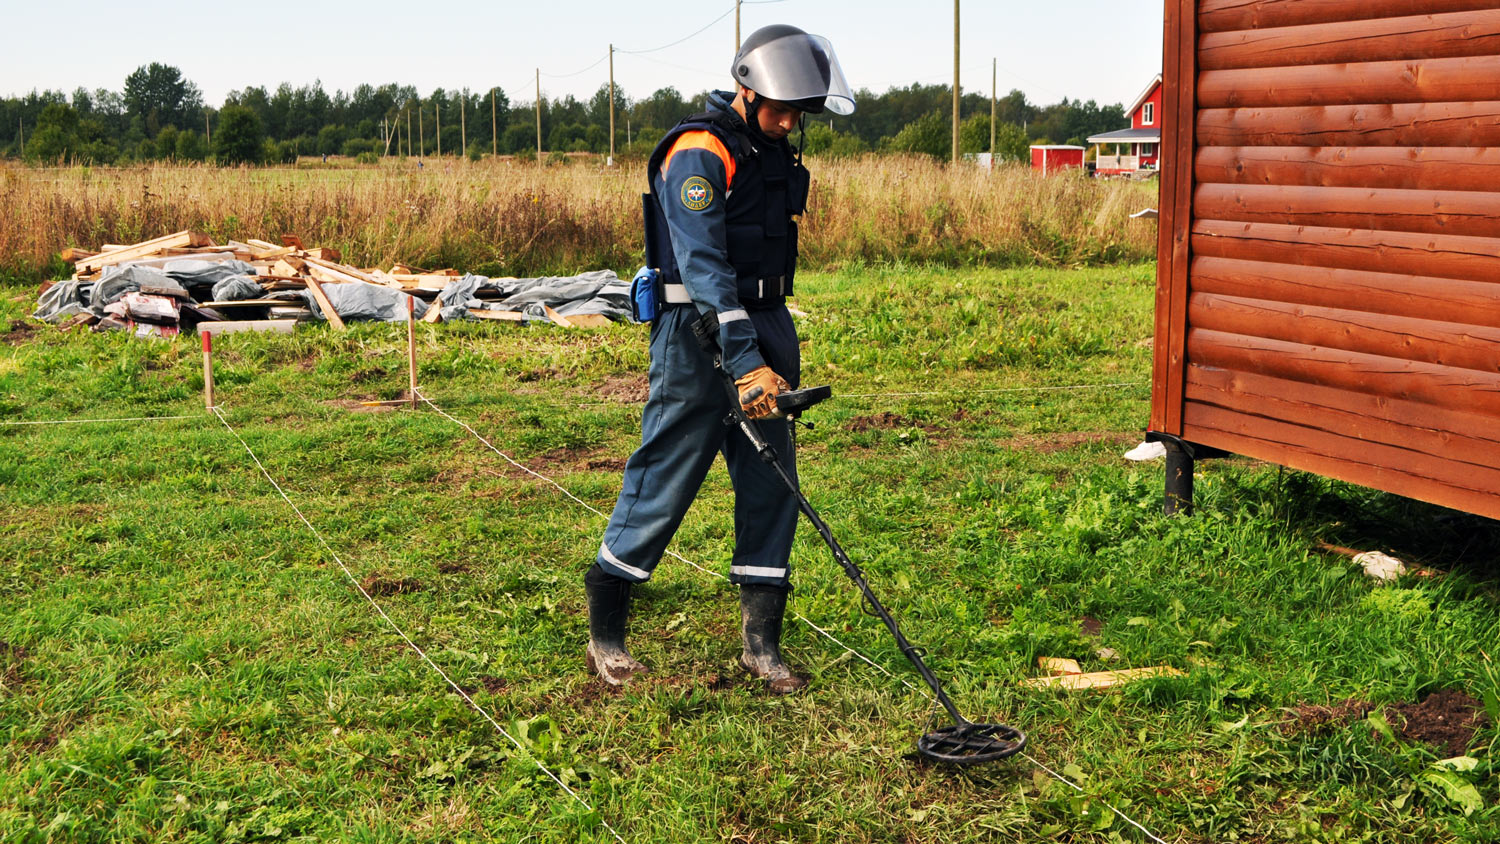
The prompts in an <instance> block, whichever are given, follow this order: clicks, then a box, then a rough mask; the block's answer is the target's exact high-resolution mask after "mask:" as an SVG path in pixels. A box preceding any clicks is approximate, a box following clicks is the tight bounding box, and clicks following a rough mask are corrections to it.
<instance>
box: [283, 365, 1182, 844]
mask: <svg viewBox="0 0 1500 844" xmlns="http://www.w3.org/2000/svg"><path fill="white" fill-rule="evenodd" d="M1137 383H1140V382H1137ZM1098 386H1121V385H1098ZM1064 389H1066V388H1064ZM416 394H417V398H419V399H421V400H422V401H423V402H424V403H425V404H426V405H427V406H428V407H430V408H432V409H433V410H435V411H437V412H438V414H439V415H441V416H442V417H443V418H445V419H447V420H448V421H450V422H452V423H454V424H455V425H458V426H459V427H460V428H463V429H464V430H465V431H468V432H469V433H470V434H471V435H473V436H474V438H475V439H477V440H479V441H480V442H481V443H484V445H485V446H486V447H488V448H489V450H490V451H493V452H495V453H496V454H498V455H500V457H501V458H502V459H504V460H505V462H507V463H509V464H510V465H512V466H514V467H516V468H517V469H520V470H521V471H523V472H525V473H527V474H528V475H531V476H532V477H534V478H537V479H538V480H541V481H544V482H545V483H548V484H550V485H551V486H552V487H553V488H555V489H556V490H557V491H558V492H561V493H562V494H563V495H564V496H566V497H567V498H569V499H571V500H572V501H574V502H575V503H577V504H578V505H579V506H581V507H583V508H584V509H585V510H588V511H589V512H590V513H593V514H594V515H596V516H602V517H604V518H608V514H606V513H605V512H604V511H602V510H600V509H599V508H597V507H595V506H593V505H592V504H589V503H588V502H586V501H584V500H583V499H581V498H579V497H578V496H576V495H574V494H573V493H572V492H570V491H568V489H567V488H566V487H564V486H563V485H562V484H559V483H558V482H557V481H555V480H553V479H551V478H549V477H547V476H546V475H543V474H541V473H540V472H537V471H535V470H533V469H532V468H531V467H529V466H526V465H524V464H522V463H519V462H517V461H516V460H515V459H514V458H512V457H511V456H510V455H508V454H506V453H505V452H503V451H501V450H500V449H498V448H496V447H495V445H494V443H491V442H490V441H489V440H487V439H485V438H484V437H483V436H482V435H481V434H480V433H479V432H478V431H476V430H474V429H473V428H472V427H470V426H469V425H468V424H467V423H465V422H463V421H462V420H460V419H458V418H456V417H454V416H452V415H451V414H449V413H448V412H447V411H445V410H443V409H442V408H441V407H438V406H437V404H435V403H434V402H433V401H432V399H430V398H428V397H427V396H426V395H425V394H424V393H423V392H422V391H421V390H420V389H418V390H417V391H416ZM268 477H269V476H268ZM299 515H300V514H299ZM304 521H305V520H304ZM666 553H667V556H669V557H671V558H672V559H674V560H678V561H680V562H683V563H687V564H688V565H690V566H692V567H693V568H695V569H697V570H698V571H701V572H704V573H705V574H709V575H712V576H714V577H717V578H718V579H720V580H728V578H726V577H725V576H724V575H722V574H720V573H719V572H716V571H711V570H709V569H706V568H704V567H703V566H700V565H698V564H697V563H695V562H693V561H692V560H689V559H688V558H686V557H684V556H682V555H681V554H678V553H677V552H676V551H673V550H671V549H668V550H667V552H666ZM340 565H342V564H340ZM361 591H363V590H361ZM792 615H793V616H794V617H796V618H797V620H799V621H801V622H802V623H804V624H806V625H807V626H808V627H811V628H812V629H813V630H816V631H817V632H818V633H820V634H822V635H823V636H824V637H825V638H827V639H828V640H829V641H831V642H833V643H834V644H836V645H838V646H839V647H841V648H843V649H844V651H845V652H846V653H848V654H849V655H851V656H853V657H856V658H858V659H859V660H860V661H862V662H864V663H865V664H867V665H869V666H871V667H873V668H875V669H876V670H877V671H879V672H880V673H882V674H884V675H885V676H887V677H890V678H892V679H894V680H896V681H897V682H899V683H901V685H903V686H905V687H906V688H908V689H910V690H912V691H914V692H917V693H918V694H920V695H922V696H923V697H925V698H927V699H928V700H929V701H931V702H932V703H933V704H936V703H937V698H936V697H935V696H934V695H933V694H932V693H931V692H929V691H928V690H926V689H922V688H918V687H917V686H915V685H913V684H912V683H911V682H910V681H909V680H907V679H906V678H905V677H902V676H900V675H898V674H894V673H892V672H891V671H890V670H889V669H887V668H886V667H885V666H883V665H881V664H879V663H877V662H875V661H874V660H872V659H870V658H869V657H867V656H865V655H864V654H862V653H860V652H859V651H857V650H855V649H854V648H852V647H850V646H849V645H846V644H844V643H843V642H842V641H840V640H839V639H837V638H836V637H835V636H834V635H833V634H831V633H829V632H828V631H827V630H824V629H823V628H822V627H819V626H818V625H817V624H814V623H813V622H812V620H811V619H809V618H808V617H807V616H805V615H803V614H802V613H800V612H797V611H796V610H792ZM450 682H451V681H450ZM1020 755H1021V756H1022V757H1023V758H1024V759H1026V760H1027V761H1028V762H1030V763H1031V764H1033V765H1035V766H1036V767H1038V768H1040V769H1041V770H1042V771H1044V772H1046V773H1047V774H1048V775H1050V776H1051V777H1052V778H1053V779H1056V780H1057V781H1058V782H1061V783H1063V784H1064V785H1066V786H1068V787H1069V788H1072V789H1073V790H1074V791H1077V792H1079V793H1080V794H1083V793H1086V792H1084V789H1083V787H1082V786H1080V785H1078V784H1077V783H1075V782H1073V781H1072V780H1070V779H1068V778H1067V777H1065V776H1063V775H1062V774H1060V773H1058V772H1057V771H1054V770H1052V769H1051V768H1049V767H1047V766H1046V765H1044V764H1042V763H1041V762H1040V761H1038V760H1037V759H1036V758H1035V757H1033V756H1032V755H1031V754H1029V753H1024V752H1023V753H1021V754H1020ZM565 787H566V786H565ZM1099 802H1100V803H1101V804H1102V805H1104V806H1105V807H1106V808H1108V809H1109V810H1110V811H1111V812H1113V813H1114V814H1115V815H1117V816H1119V817H1120V818H1121V819H1123V820H1124V821H1125V822H1127V823H1129V824H1130V825H1131V826H1133V827H1135V828H1136V829H1139V830H1140V831H1141V832H1143V833H1145V835H1146V837H1147V838H1150V839H1151V840H1152V841H1154V842H1156V844H1167V842H1165V841H1163V840H1162V839H1160V838H1158V837H1157V836H1155V835H1154V834H1152V832H1151V831H1150V830H1148V829H1146V828H1145V827H1144V826H1141V824H1139V823H1138V822H1136V821H1135V820H1134V819H1132V818H1131V817H1130V816H1129V815H1127V814H1125V813H1124V812H1122V811H1120V810H1119V809H1117V808H1115V806H1113V805H1112V804H1110V803H1108V802H1106V801H1103V800H1100V801H1099Z"/></svg>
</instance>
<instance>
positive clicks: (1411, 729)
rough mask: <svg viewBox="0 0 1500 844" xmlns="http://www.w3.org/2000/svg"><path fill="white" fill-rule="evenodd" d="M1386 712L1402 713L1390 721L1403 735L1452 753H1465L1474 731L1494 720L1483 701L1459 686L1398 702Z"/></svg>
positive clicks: (1453, 754)
mask: <svg viewBox="0 0 1500 844" xmlns="http://www.w3.org/2000/svg"><path fill="white" fill-rule="evenodd" d="M1386 711H1387V712H1390V713H1394V714H1395V715H1397V716H1399V717H1396V718H1388V719H1387V720H1389V721H1390V722H1391V727H1392V728H1393V729H1395V731H1396V734H1397V735H1399V736H1401V738H1403V739H1405V740H1407V741H1413V742H1421V743H1423V744H1430V745H1432V746H1434V747H1437V748H1439V749H1440V750H1441V751H1443V752H1444V753H1446V754H1447V755H1448V756H1462V755H1464V753H1465V752H1467V751H1468V749H1469V744H1470V743H1471V742H1473V741H1474V733H1475V732H1477V731H1479V730H1480V729H1481V728H1483V727H1486V726H1489V723H1490V719H1489V716H1488V715H1486V714H1485V713H1484V710H1483V708H1482V707H1481V706H1480V703H1479V701H1477V700H1475V699H1474V698H1472V697H1469V696H1468V695H1466V694H1464V693H1463V692H1461V691H1459V690H1458V689H1443V690H1441V691H1437V692H1434V693H1432V694H1430V695H1428V696H1427V697H1426V698H1424V699H1423V700H1422V702H1421V703H1398V704H1394V705H1392V706H1389V707H1387V708H1386Z"/></svg>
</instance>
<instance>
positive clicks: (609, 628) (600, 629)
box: [583, 563, 646, 686]
mask: <svg viewBox="0 0 1500 844" xmlns="http://www.w3.org/2000/svg"><path fill="white" fill-rule="evenodd" d="M630 585H631V584H630V581H628V580H625V579H624V578H621V577H615V576H614V575H612V574H610V573H608V572H606V571H605V570H604V569H602V568H600V567H599V564H598V563H594V565H593V566H591V567H590V568H589V570H588V572H587V573H585V574H584V576H583V586H584V591H585V592H587V593H588V598H589V645H588V649H587V650H586V651H585V653H586V654H587V661H588V666H589V670H590V671H592V672H594V673H595V674H597V675H599V679H600V680H603V681H604V682H605V683H607V684H609V685H611V686H620V685H624V683H625V681H626V680H629V679H630V678H631V677H633V676H635V675H636V674H639V673H641V672H643V671H645V670H646V666H644V665H642V664H641V663H639V662H637V661H636V660H635V659H633V658H632V657H631V656H630V651H627V650H626V649H625V622H626V619H628V618H629V617H630Z"/></svg>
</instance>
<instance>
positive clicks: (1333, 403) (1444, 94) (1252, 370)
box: [1151, 0, 1500, 518]
mask: <svg viewBox="0 0 1500 844" xmlns="http://www.w3.org/2000/svg"><path fill="white" fill-rule="evenodd" d="M1166 7H1167V30H1166V38H1165V39H1164V40H1165V47H1166V51H1167V52H1166V55H1165V56H1164V60H1163V85H1164V87H1165V90H1166V92H1167V93H1166V101H1165V102H1164V104H1163V105H1164V107H1163V114H1164V116H1165V117H1166V122H1165V124H1164V125H1163V136H1162V142H1163V143H1162V146H1163V149H1164V150H1166V151H1169V152H1170V151H1173V150H1175V151H1177V152H1178V154H1179V155H1180V156H1181V155H1186V156H1187V158H1186V159H1184V158H1182V157H1179V158H1177V159H1176V160H1175V161H1174V160H1173V159H1171V158H1170V157H1169V158H1168V159H1167V162H1166V166H1165V168H1164V170H1163V173H1162V201H1161V205H1162V212H1163V213H1162V218H1161V221H1160V225H1161V227H1162V230H1161V237H1160V240H1159V244H1158V267H1159V269H1158V284H1157V329H1156V330H1157V349H1158V351H1157V356H1156V359H1155V364H1154V367H1153V379H1154V381H1155V384H1154V388H1153V391H1152V413H1151V423H1152V427H1153V428H1154V429H1155V430H1160V431H1165V432H1167V433H1172V434H1177V435H1180V436H1182V437H1183V438H1185V439H1187V440H1190V441H1193V442H1199V443H1203V444H1205V445H1211V446H1217V447H1220V448H1225V449H1228V450H1230V451H1234V452H1238V453H1242V454H1247V455H1251V456H1254V457H1257V458H1261V459H1264V460H1269V461H1273V462H1277V463H1281V464H1283V465H1287V466H1291V467H1294V468H1300V469H1305V470H1308V471H1313V472H1317V473H1320V474H1325V475H1328V476H1331V477H1335V478H1339V479H1342V480H1346V481H1350V482H1353V483H1359V484H1364V485H1368V486H1373V487H1376V488H1379V489H1384V490H1388V491H1391V492H1396V493H1400V494H1403V495H1407V496H1411V497H1416V498H1421V499H1424V500H1427V501H1432V502H1435V503H1439V504H1444V505H1447V506H1451V507H1459V508H1461V509H1465V510H1469V511H1471V512H1475V513H1480V514H1483V515H1487V516H1490V517H1492V518H1500V0H1167V4H1166ZM1174 124H1175V125H1174ZM1185 161H1190V162H1191V164H1190V166H1188V165H1186V164H1185ZM1174 165H1175V166H1174ZM1184 241H1185V242H1184Z"/></svg>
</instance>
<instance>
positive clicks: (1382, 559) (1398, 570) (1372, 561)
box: [1354, 551, 1406, 580]
mask: <svg viewBox="0 0 1500 844" xmlns="http://www.w3.org/2000/svg"><path fill="white" fill-rule="evenodd" d="M1354 562H1356V563H1359V564H1360V566H1362V567H1363V568H1364V570H1365V574H1367V575H1369V576H1370V577H1373V578H1375V579H1376V580H1396V579H1397V578H1399V577H1401V575H1403V574H1406V564H1405V563H1403V562H1401V561H1400V560H1398V559H1396V558H1395V557H1392V556H1390V555H1389V554H1382V553H1380V552H1379V551H1366V552H1364V553H1363V554H1359V555H1356V556H1355V558H1354Z"/></svg>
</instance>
